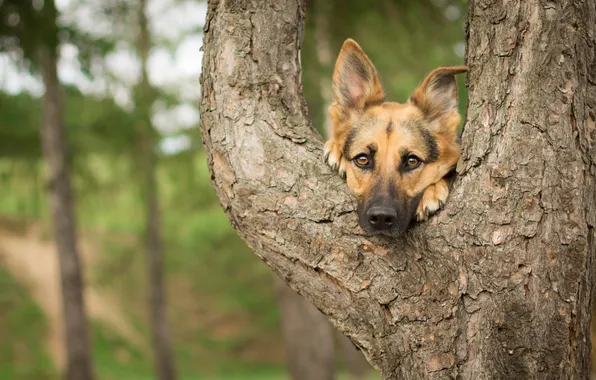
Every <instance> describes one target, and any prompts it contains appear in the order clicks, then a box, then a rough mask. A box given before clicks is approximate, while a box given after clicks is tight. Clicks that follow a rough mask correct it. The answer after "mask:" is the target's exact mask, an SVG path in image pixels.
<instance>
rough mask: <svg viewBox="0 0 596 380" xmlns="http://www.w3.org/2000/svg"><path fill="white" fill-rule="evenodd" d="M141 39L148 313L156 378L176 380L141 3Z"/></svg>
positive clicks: (138, 95) (139, 100) (142, 4)
mask: <svg viewBox="0 0 596 380" xmlns="http://www.w3.org/2000/svg"><path fill="white" fill-rule="evenodd" d="M139 5H140V7H139V14H138V16H139V25H138V27H139V38H138V41H137V49H138V52H139V55H140V59H141V82H140V84H139V86H138V88H137V91H136V97H135V102H136V108H137V110H138V111H139V119H138V124H137V132H138V134H139V141H138V143H139V153H140V154H139V156H140V157H139V159H140V161H141V163H140V167H141V173H142V174H141V175H142V177H143V181H142V187H143V189H142V192H143V195H144V196H143V200H144V202H145V206H146V215H145V217H146V230H145V239H146V249H147V268H148V274H149V276H148V280H149V281H148V282H149V310H150V316H151V326H152V330H153V346H154V350H155V365H156V370H157V376H158V377H157V378H158V379H160V380H174V379H175V378H176V371H175V367H174V357H173V354H172V346H171V342H170V334H169V330H168V323H167V313H166V299H165V292H164V279H163V277H164V276H163V266H164V263H163V248H162V241H161V227H160V226H161V222H160V219H161V218H160V211H159V198H158V194H157V181H156V156H155V149H156V142H155V139H154V130H153V125H152V123H151V106H152V105H153V99H154V91H153V88H152V87H151V84H150V82H149V76H148V73H147V62H148V60H149V52H150V50H151V38H150V35H149V25H148V21H147V16H146V14H145V12H146V0H141V1H140V3H139Z"/></svg>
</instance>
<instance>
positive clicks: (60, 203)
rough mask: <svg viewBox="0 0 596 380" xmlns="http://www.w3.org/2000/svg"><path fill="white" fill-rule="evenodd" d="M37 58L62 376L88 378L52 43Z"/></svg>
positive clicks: (49, 6) (86, 342) (74, 379)
mask: <svg viewBox="0 0 596 380" xmlns="http://www.w3.org/2000/svg"><path fill="white" fill-rule="evenodd" d="M46 7H47V8H46V9H47V12H51V13H52V15H53V19H54V20H56V8H55V5H54V2H53V1H48V2H47V4H46ZM56 32H57V30H56ZM40 60H41V69H42V73H43V83H44V86H45V93H44V96H43V120H42V125H41V142H42V148H43V153H44V158H45V160H46V165H47V170H48V180H49V197H50V206H51V213H52V214H51V215H52V224H53V233H54V239H55V240H56V247H57V251H58V261H59V265H60V280H61V285H62V310H63V315H64V327H65V328H64V332H65V344H66V350H65V351H66V355H67V363H66V379H67V380H92V379H93V363H92V359H91V352H90V343H89V337H88V334H87V318H86V316H85V302H84V299H83V273H82V272H83V270H82V268H81V265H80V262H79V252H78V248H77V232H76V221H75V212H74V197H73V191H72V186H71V183H70V168H69V165H68V159H67V157H68V146H67V141H66V131H65V127H64V120H63V114H64V103H63V95H62V87H61V85H60V82H59V80H58V73H57V62H58V54H57V50H56V46H51V45H50V44H49V45H48V46H43V47H41V51H40Z"/></svg>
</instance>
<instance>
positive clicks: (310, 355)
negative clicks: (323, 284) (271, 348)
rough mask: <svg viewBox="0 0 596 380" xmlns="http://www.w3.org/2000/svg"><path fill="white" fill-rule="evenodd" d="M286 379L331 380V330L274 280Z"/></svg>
mask: <svg viewBox="0 0 596 380" xmlns="http://www.w3.org/2000/svg"><path fill="white" fill-rule="evenodd" d="M274 281H275V282H274V284H275V288H276V291H277V298H278V299H279V305H280V310H281V327H282V333H283V337H284V343H285V346H286V357H287V363H288V367H289V369H290V376H291V378H292V379H294V380H304V379H309V380H333V379H334V378H335V350H334V347H333V327H332V326H331V325H330V324H329V320H327V318H326V317H325V316H324V315H323V314H322V313H321V312H320V311H319V310H317V308H316V307H314V306H313V305H312V304H310V303H309V302H308V301H306V300H305V299H304V298H303V297H301V296H300V295H298V294H296V292H294V291H293V290H292V289H290V288H289V287H288V286H287V285H286V284H285V283H284V282H283V281H282V280H281V279H279V277H277V276H276V277H274Z"/></svg>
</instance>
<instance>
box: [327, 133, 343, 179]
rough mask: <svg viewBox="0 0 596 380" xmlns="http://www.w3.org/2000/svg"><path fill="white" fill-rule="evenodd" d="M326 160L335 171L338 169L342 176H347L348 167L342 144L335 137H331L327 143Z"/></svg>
mask: <svg viewBox="0 0 596 380" xmlns="http://www.w3.org/2000/svg"><path fill="white" fill-rule="evenodd" d="M324 152H325V156H324V159H325V162H326V163H327V165H329V166H330V167H331V169H333V170H334V171H337V172H338V173H339V175H340V176H341V177H342V178H345V177H346V168H345V163H344V160H343V154H342V151H341V145H340V144H338V143H337V142H336V141H335V140H334V139H330V140H329V141H327V142H326V143H325V150H324Z"/></svg>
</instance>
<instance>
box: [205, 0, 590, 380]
mask: <svg viewBox="0 0 596 380" xmlns="http://www.w3.org/2000/svg"><path fill="white" fill-rule="evenodd" d="M304 9H305V7H304V4H303V3H302V2H301V1H298V2H297V1H294V0H269V1H265V0H261V1H256V0H255V1H250V0H243V1H240V0H236V1H233V0H226V1H224V0H220V1H218V0H212V1H209V11H208V15H207V20H206V25H205V48H204V50H205V54H204V58H203V73H202V99H201V104H200V107H201V111H202V120H201V130H202V136H203V141H204V144H205V147H206V150H207V152H208V160H209V166H210V168H211V172H212V176H213V183H214V185H215V187H216V190H217V193H218V196H219V198H220V201H221V204H222V206H223V208H224V209H225V211H226V213H227V214H228V216H229V218H230V221H231V222H232V224H233V225H234V226H235V228H236V229H237V230H238V232H239V234H240V235H241V236H242V237H243V239H245V240H246V241H247V242H248V244H249V245H250V246H251V247H252V248H253V249H254V251H255V253H256V254H257V255H258V256H259V257H260V258H261V259H262V260H263V261H264V262H266V263H267V264H268V265H269V266H270V267H271V268H272V269H273V271H274V272H275V273H277V274H278V275H279V276H280V277H281V278H282V279H283V280H285V281H286V282H287V283H288V284H289V285H290V286H291V287H292V288H293V289H295V290H296V291H298V292H299V293H300V294H302V295H303V296H304V297H306V298H307V299H308V300H309V301H310V302H312V303H313V304H315V305H316V306H317V307H318V308H319V309H320V310H322V311H323V313H325V314H326V315H328V317H329V318H330V319H331V321H332V322H333V323H334V325H335V326H336V327H337V328H338V329H339V330H340V331H342V332H343V333H344V334H345V335H347V336H348V337H350V338H351V339H352V340H353V341H354V342H355V344H357V345H358V346H359V347H361V349H362V351H363V352H364V353H365V355H366V356H367V359H368V360H369V361H370V362H371V363H372V364H373V365H374V366H375V367H377V368H378V369H379V370H380V371H381V372H382V375H383V377H384V378H385V379H408V380H416V379H453V378H457V379H462V380H467V379H470V380H472V379H474V380H483V379H541V380H542V379H586V378H587V373H588V357H589V339H588V329H589V310H590V302H589V299H590V297H589V295H590V289H591V285H592V281H593V277H594V267H593V265H592V263H593V257H594V250H595V244H596V236H595V232H594V231H595V230H594V226H595V225H596V199H595V196H594V194H595V193H596V183H595V177H596V166H595V165H596V162H595V161H596V158H595V157H596V145H595V144H596V143H595V140H596V130H595V127H594V126H595V122H594V120H595V110H596V104H594V101H595V100H596V87H595V82H596V78H595V77H594V76H595V73H596V65H595V51H594V49H595V39H596V35H595V33H596V30H595V29H596V26H595V25H596V4H595V3H594V2H593V1H588V0H586V1H573V2H571V1H560V2H558V3H543V2H538V1H537V0H524V1H521V0H518V1H513V0H511V1H486V0H472V1H470V3H469V15H470V20H469V30H468V34H469V35H468V38H469V40H468V49H469V50H468V64H469V66H470V73H469V77H468V81H469V99H470V104H469V109H468V121H467V123H466V126H465V131H464V133H463V157H462V160H461V162H460V164H459V165H458V171H459V173H460V176H459V177H458V179H457V180H456V182H455V184H454V189H453V192H452V195H451V196H450V198H449V200H448V203H447V205H446V209H445V210H444V211H443V212H441V213H440V214H439V215H438V216H436V217H433V218H432V220H431V221H430V222H429V223H425V224H423V225H419V226H416V227H414V228H413V229H412V230H411V231H410V233H409V234H408V235H407V236H405V237H404V238H400V239H391V238H385V237H368V236H364V235H363V234H362V232H361V231H360V229H359V228H358V225H357V217H356V215H355V213H354V212H353V211H354V208H355V204H354V201H353V200H352V198H351V197H350V196H349V195H348V193H347V190H346V188H345V184H344V183H343V182H342V181H341V180H340V178H339V177H338V176H336V175H334V174H332V173H331V172H330V171H329V170H328V169H327V168H326V167H325V166H324V165H323V163H322V151H321V148H322V142H321V138H320V137H319V136H318V135H317V134H316V132H314V130H313V129H312V127H311V126H310V125H309V123H308V121H307V117H306V110H305V104H304V101H303V99H302V96H301V93H300V91H301V83H300V63H299V62H300V61H299V51H300V44H301V30H302V21H303V18H304Z"/></svg>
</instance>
